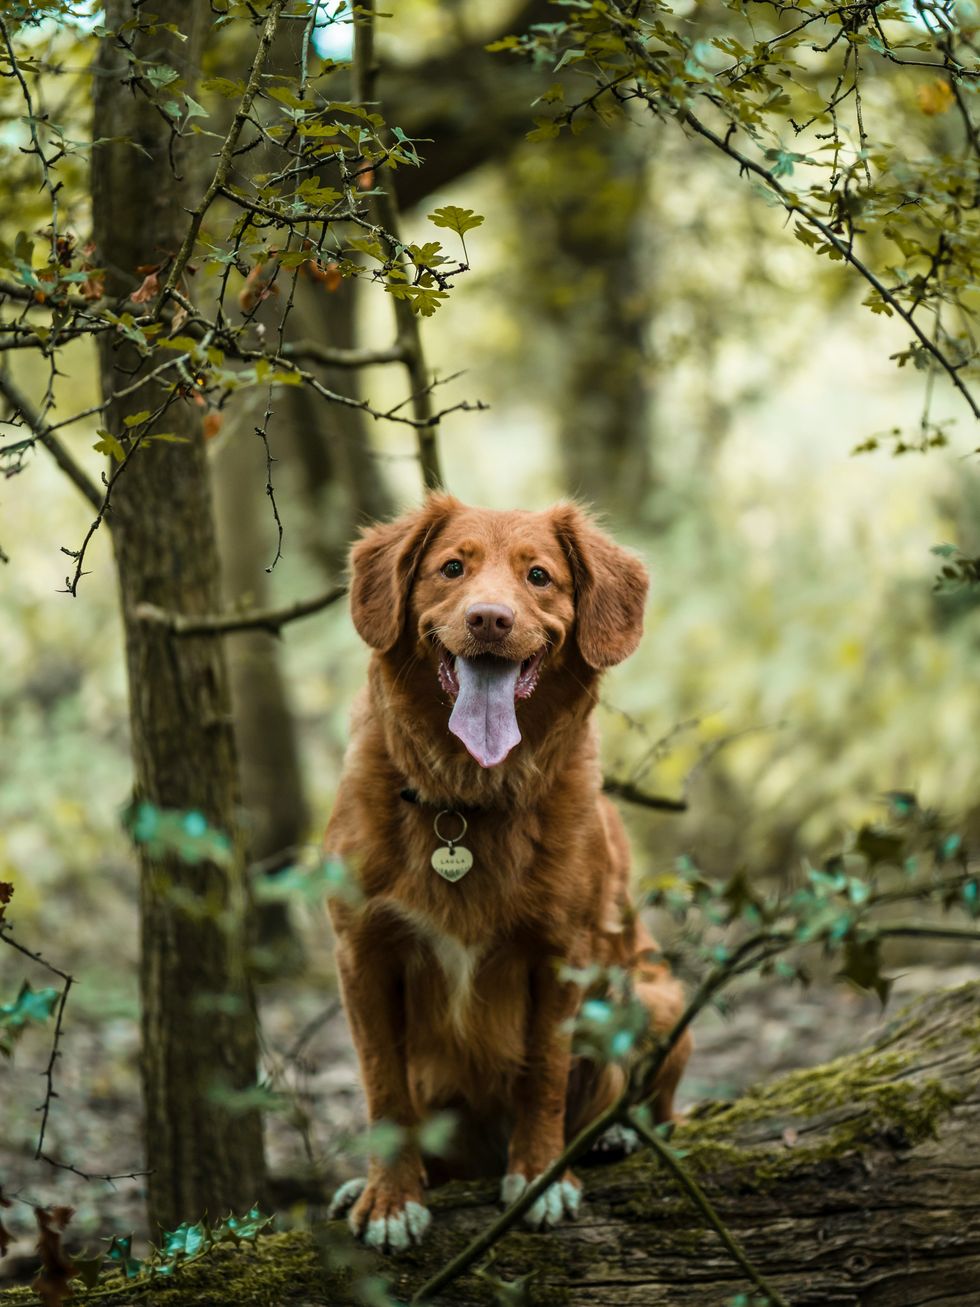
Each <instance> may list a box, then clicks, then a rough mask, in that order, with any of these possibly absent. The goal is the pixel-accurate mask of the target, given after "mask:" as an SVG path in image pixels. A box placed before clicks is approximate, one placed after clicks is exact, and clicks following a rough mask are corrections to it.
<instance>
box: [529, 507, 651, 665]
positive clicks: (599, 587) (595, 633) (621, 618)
mask: <svg viewBox="0 0 980 1307" xmlns="http://www.w3.org/2000/svg"><path fill="white" fill-rule="evenodd" d="M552 521H553V522H554V527H555V534H556V535H557V536H558V539H559V541H560V542H561V545H562V548H563V549H564V550H565V552H566V554H567V555H568V559H569V562H570V563H571V566H572V576H573V577H574V580H575V634H576V639H577V640H578V647H579V649H580V650H581V653H582V657H583V658H584V659H585V661H586V662H587V663H588V664H589V666H590V667H595V668H597V669H598V668H602V667H612V666H613V665H614V664H615V663H621V662H622V661H623V659H624V658H628V657H629V656H630V654H631V653H632V652H633V650H634V649H635V648H636V646H637V645H638V644H639V643H640V636H641V635H642V634H643V609H644V605H645V603H646V596H647V587H648V586H649V583H650V579H649V577H648V576H647V571H646V568H645V567H644V566H643V564H642V563H641V562H640V560H639V559H638V558H637V557H636V555H635V554H631V553H629V551H628V550H626V549H622V548H621V547H620V546H619V545H617V544H616V543H615V541H613V540H610V538H609V536H607V535H606V534H605V532H604V531H600V530H599V528H598V527H597V526H596V525H595V523H594V522H593V521H592V519H591V518H590V517H589V515H588V514H587V513H585V512H584V511H583V510H582V509H581V508H579V506H578V505H577V504H558V505H556V507H555V508H553V509H552Z"/></svg>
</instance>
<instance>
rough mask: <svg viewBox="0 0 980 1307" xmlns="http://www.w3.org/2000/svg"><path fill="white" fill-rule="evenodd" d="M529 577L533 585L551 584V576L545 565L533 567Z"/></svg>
mask: <svg viewBox="0 0 980 1307" xmlns="http://www.w3.org/2000/svg"><path fill="white" fill-rule="evenodd" d="M527 579H528V580H529V581H530V582H531V584H532V585H550V584H551V577H550V576H549V575H548V573H547V572H546V571H545V570H544V568H543V567H532V568H531V570H530V572H528V574H527Z"/></svg>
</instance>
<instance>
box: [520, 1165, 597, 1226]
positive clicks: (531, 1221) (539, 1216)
mask: <svg viewBox="0 0 980 1307" xmlns="http://www.w3.org/2000/svg"><path fill="white" fill-rule="evenodd" d="M527 1184H528V1182H527V1180H526V1179H525V1178H524V1176H523V1175H521V1174H519V1173H518V1172H514V1173H513V1174H511V1175H505V1176H504V1178H503V1180H502V1181H501V1183H500V1201H501V1202H502V1203H505V1204H507V1205H508V1206H509V1205H510V1204H511V1203H513V1202H515V1201H516V1200H517V1199H518V1198H520V1196H521V1194H522V1193H523V1192H524V1190H525V1189H526V1188H527ZM581 1205H582V1190H581V1187H580V1186H579V1185H578V1184H577V1183H576V1181H574V1180H558V1181H556V1182H555V1183H554V1184H550V1185H549V1186H548V1188H547V1189H546V1190H545V1191H544V1193H543V1194H541V1195H540V1197H538V1198H536V1199H535V1201H534V1202H533V1203H532V1204H531V1206H530V1207H529V1208H528V1209H527V1211H526V1212H525V1213H524V1218H523V1219H524V1223H525V1225H529V1226H530V1227H531V1229H532V1230H548V1229H552V1228H553V1227H554V1226H556V1225H560V1224H561V1223H562V1221H564V1220H572V1221H574V1220H575V1218H576V1217H577V1216H578V1212H579V1208H580V1207H581Z"/></svg>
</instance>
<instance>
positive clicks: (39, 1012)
mask: <svg viewBox="0 0 980 1307" xmlns="http://www.w3.org/2000/svg"><path fill="white" fill-rule="evenodd" d="M60 997H61V990H60V989H32V988H31V985H30V982H29V981H27V980H25V981H24V983H23V985H21V987H20V993H19V994H18V995H17V997H16V998H15V999H14V1000H13V1002H11V1003H0V1053H3V1054H4V1055H5V1056H9V1055H10V1052H11V1050H12V1048H13V1045H14V1041H15V1040H16V1038H17V1037H18V1036H19V1035H20V1033H21V1031H22V1030H23V1029H24V1027H25V1026H26V1025H27V1024H28V1023H29V1022H33V1023H34V1024H35V1025H42V1024H43V1023H44V1022H45V1021H48V1020H50V1018H51V1014H52V1012H53V1011H54V1008H55V1004H56V1003H57V1002H58V999H59V998H60Z"/></svg>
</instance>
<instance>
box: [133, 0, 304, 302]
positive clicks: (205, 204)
mask: <svg viewBox="0 0 980 1307" xmlns="http://www.w3.org/2000/svg"><path fill="white" fill-rule="evenodd" d="M284 4H285V0H272V4H271V5H270V6H269V12H268V14H267V15H266V19H265V22H264V23H263V25H262V35H261V36H260V37H259V45H258V49H257V50H256V51H255V58H254V59H253V60H252V68H251V71H250V72H249V75H248V82H247V83H246V86H245V91H244V94H243V95H242V98H241V102H240V104H239V106H238V110H237V112H236V114H235V117H234V119H233V120H232V124H231V127H230V128H229V129H228V135H227V136H226V137H225V141H224V144H223V145H222V147H221V150H220V152H219V154H218V164H217V167H216V168H215V170H214V176H213V177H212V178H211V181H210V183H209V185H208V188H207V190H206V191H205V192H204V194H203V196H202V197H201V200H200V203H199V204H198V205H197V208H195V209H194V210H193V212H192V213H191V220H190V224H189V226H188V228H187V232H186V234H185V236H184V239H183V241H182V242H181V245H180V249H179V250H178V251H177V255H176V257H175V259H174V261H173V263H172V264H171V266H170V271H169V273H168V274H167V280H166V283H165V285H164V287H163V290H162V291H161V292H160V296H159V299H158V300H157V304H156V312H157V313H159V311H160V309H161V308H162V307H163V305H164V304H165V303H166V301H167V300H168V298H169V297H170V295H171V293H172V291H173V290H174V287H175V286H176V285H177V283H178V281H179V280H180V278H181V275H182V274H183V271H184V268H185V267H186V266H187V261H188V260H189V259H190V257H191V254H192V253H193V251H194V242H195V241H196V240H197V234H198V232H199V231H200V230H201V223H202V222H203V221H204V215H205V214H206V213H207V211H208V209H209V208H210V207H211V205H212V203H213V202H214V199H215V197H216V196H217V194H218V192H219V191H220V190H221V188H222V187H223V186H224V184H225V182H226V180H227V178H228V174H229V173H230V172H231V167H232V160H233V157H234V153H235V146H236V145H237V144H238V138H239V136H240V135H241V132H242V128H243V127H244V125H245V120H246V119H247V118H248V115H249V113H250V112H251V109H252V101H253V100H254V99H255V96H256V94H257V93H258V90H259V84H260V82H261V80H262V70H263V68H264V67H265V61H266V59H267V57H268V54H269V50H270V48H271V46H272V42H273V39H274V37H275V34H276V28H277V27H278V25H279V15H280V13H281V11H282V8H283V5H284Z"/></svg>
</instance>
